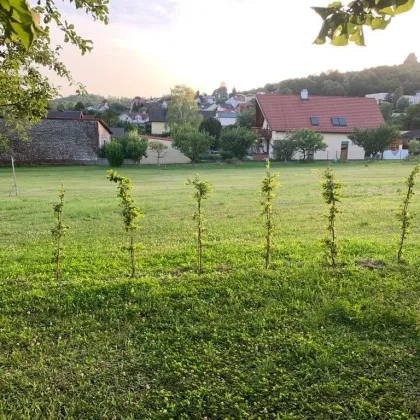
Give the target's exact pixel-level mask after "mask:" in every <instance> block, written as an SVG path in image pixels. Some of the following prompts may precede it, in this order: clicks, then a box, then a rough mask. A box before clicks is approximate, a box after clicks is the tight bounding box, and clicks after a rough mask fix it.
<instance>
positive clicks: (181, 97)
mask: <svg viewBox="0 0 420 420" xmlns="http://www.w3.org/2000/svg"><path fill="white" fill-rule="evenodd" d="M166 119H167V122H168V126H169V127H170V128H171V130H172V128H173V127H175V126H176V125H177V124H178V125H179V124H191V125H192V126H194V127H196V128H197V129H198V127H199V126H200V123H201V121H202V120H203V116H202V115H201V114H200V113H199V112H198V106H197V102H195V93H194V91H193V90H192V89H191V88H190V87H188V86H185V85H176V86H175V87H173V88H171V96H170V98H169V102H168V113H167V114H166Z"/></svg>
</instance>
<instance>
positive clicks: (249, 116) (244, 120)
mask: <svg viewBox="0 0 420 420" xmlns="http://www.w3.org/2000/svg"><path fill="white" fill-rule="evenodd" d="M236 125H238V126H239V127H244V128H248V129H250V128H252V127H255V108H254V107H251V108H247V109H244V110H243V111H242V112H240V113H239V114H238V118H237V119H236Z"/></svg>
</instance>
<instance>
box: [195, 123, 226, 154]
mask: <svg viewBox="0 0 420 420" xmlns="http://www.w3.org/2000/svg"><path fill="white" fill-rule="evenodd" d="M199 130H200V131H201V132H206V133H208V134H210V136H212V137H213V139H214V140H213V143H212V144H211V146H212V147H214V149H216V150H217V149H218V148H219V146H220V141H219V139H220V133H221V131H222V124H221V123H220V121H219V120H218V119H217V118H214V117H210V118H207V119H206V120H204V121H202V123H201V124H200V129H199Z"/></svg>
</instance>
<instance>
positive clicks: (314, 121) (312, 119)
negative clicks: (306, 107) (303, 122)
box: [311, 117, 319, 127]
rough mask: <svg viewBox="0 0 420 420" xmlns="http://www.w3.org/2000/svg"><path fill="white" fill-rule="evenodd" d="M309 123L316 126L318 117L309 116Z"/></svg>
mask: <svg viewBox="0 0 420 420" xmlns="http://www.w3.org/2000/svg"><path fill="white" fill-rule="evenodd" d="M311 124H312V125H313V126H316V127H317V126H319V120H318V117H311Z"/></svg>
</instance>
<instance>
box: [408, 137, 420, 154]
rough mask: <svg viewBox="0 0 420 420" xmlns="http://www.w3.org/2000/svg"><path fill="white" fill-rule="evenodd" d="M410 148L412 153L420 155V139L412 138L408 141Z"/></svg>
mask: <svg viewBox="0 0 420 420" xmlns="http://www.w3.org/2000/svg"><path fill="white" fill-rule="evenodd" d="M408 150H409V152H410V155H413V156H419V155H420V141H419V140H411V141H410V143H408Z"/></svg>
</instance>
